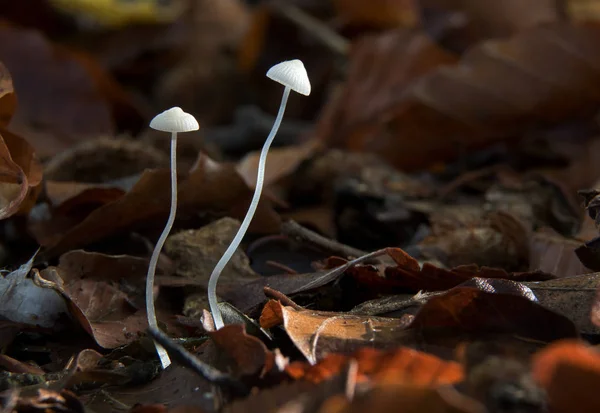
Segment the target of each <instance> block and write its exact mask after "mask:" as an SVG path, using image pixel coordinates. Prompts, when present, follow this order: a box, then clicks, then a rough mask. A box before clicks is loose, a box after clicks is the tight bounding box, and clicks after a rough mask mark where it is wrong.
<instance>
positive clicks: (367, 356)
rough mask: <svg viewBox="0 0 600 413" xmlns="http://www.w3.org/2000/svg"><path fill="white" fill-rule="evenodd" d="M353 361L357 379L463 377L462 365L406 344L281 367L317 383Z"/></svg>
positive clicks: (434, 382) (439, 380) (420, 381)
mask: <svg viewBox="0 0 600 413" xmlns="http://www.w3.org/2000/svg"><path fill="white" fill-rule="evenodd" d="M350 361H355V362H356V363H357V374H358V377H357V379H358V381H369V382H371V383H381V384H411V385H423V386H427V385H429V386H438V385H444V384H454V383H458V382H461V381H462V380H463V378H464V377H463V370H462V367H461V366H460V365H459V364H458V363H456V362H454V361H443V360H441V359H439V358H437V357H435V356H433V355H431V354H427V353H423V352H419V351H416V350H413V349H410V348H407V347H400V348H397V349H391V350H388V351H379V350H375V349H372V348H362V349H360V350H357V351H356V352H354V353H352V354H348V355H345V354H335V353H333V354H328V355H327V356H325V358H323V359H322V360H320V361H319V362H318V363H317V364H314V365H311V364H307V363H304V362H299V361H297V362H293V363H290V364H289V365H288V366H287V367H286V369H285V371H286V373H287V374H288V375H289V376H291V377H292V378H294V379H296V380H307V381H310V382H313V383H319V382H321V381H323V380H328V379H330V378H332V377H334V376H336V375H338V374H340V372H341V371H342V370H343V369H344V368H345V366H346V365H347V364H348V363H349V362H350Z"/></svg>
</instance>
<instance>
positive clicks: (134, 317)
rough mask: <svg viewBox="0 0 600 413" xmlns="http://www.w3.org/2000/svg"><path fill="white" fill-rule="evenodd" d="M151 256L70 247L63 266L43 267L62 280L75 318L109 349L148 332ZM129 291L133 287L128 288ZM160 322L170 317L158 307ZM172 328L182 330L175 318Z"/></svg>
mask: <svg viewBox="0 0 600 413" xmlns="http://www.w3.org/2000/svg"><path fill="white" fill-rule="evenodd" d="M146 271H147V260H145V259H142V258H137V257H131V256H126V255H121V256H109V255H104V254H99V253H90V252H85V251H81V250H79V251H70V252H68V253H66V254H64V255H63V256H61V258H60V263H59V266H58V267H49V268H47V269H45V270H44V271H43V272H42V275H43V277H44V278H45V279H48V280H51V281H53V282H55V283H56V284H58V285H59V287H60V290H61V292H62V294H63V295H64V297H65V298H66V300H67V303H68V306H69V310H70V313H71V315H72V317H73V318H74V319H75V320H76V321H77V322H78V323H79V324H80V325H81V327H82V328H83V329H84V330H85V331H86V332H87V333H88V334H89V335H90V336H91V337H92V338H93V339H94V340H95V341H96V343H98V345H100V346H101V347H104V348H115V347H118V346H122V345H125V344H129V343H131V342H133V341H135V340H137V339H138V338H139V337H140V336H141V335H143V334H145V331H146V329H147V328H148V322H147V318H146V312H145V307H144V304H145V301H144V287H145V284H144V280H145V276H146ZM124 291H127V293H125V292H124ZM157 316H158V318H159V320H160V321H165V319H166V321H170V320H169V319H168V318H166V317H164V314H163V313H162V311H160V308H159V310H158V311H157ZM167 325H168V327H169V330H170V332H171V333H173V332H174V333H175V334H178V332H177V329H176V328H175V327H174V325H173V324H172V323H168V324H167Z"/></svg>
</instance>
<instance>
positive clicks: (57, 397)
mask: <svg viewBox="0 0 600 413" xmlns="http://www.w3.org/2000/svg"><path fill="white" fill-rule="evenodd" d="M13 411H15V412H32V413H38V412H39V413H45V412H65V413H84V412H85V408H84V407H83V404H82V403H81V401H80V400H79V398H77V396H75V394H74V393H72V392H70V391H69V390H61V391H60V392H56V391H54V390H47V389H39V390H38V391H37V395H35V396H32V397H26V396H25V395H24V396H22V397H19V399H18V400H17V403H16V406H14V410H13Z"/></svg>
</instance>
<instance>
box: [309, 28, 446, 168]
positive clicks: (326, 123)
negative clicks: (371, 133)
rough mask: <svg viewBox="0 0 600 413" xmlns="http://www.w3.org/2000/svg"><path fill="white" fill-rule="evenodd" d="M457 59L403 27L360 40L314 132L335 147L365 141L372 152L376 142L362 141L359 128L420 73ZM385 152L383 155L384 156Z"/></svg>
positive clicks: (376, 116) (356, 146) (367, 125)
mask: <svg viewBox="0 0 600 413" xmlns="http://www.w3.org/2000/svg"><path fill="white" fill-rule="evenodd" d="M456 61H457V58H456V57H455V56H454V55H453V54H451V53H449V52H446V51H444V50H443V49H441V48H439V47H438V46H437V45H436V44H435V43H433V42H432V40H431V39H430V38H428V37H427V36H424V35H414V34H413V33H411V32H408V31H404V30H395V31H390V32H387V33H384V34H381V35H376V36H368V37H365V38H363V39H361V40H358V41H357V42H356V44H355V45H354V46H353V48H352V53H351V55H350V67H349V70H348V77H347V80H346V83H345V85H344V86H343V88H342V90H341V92H340V93H339V94H338V96H336V95H334V96H333V98H332V99H331V101H330V102H329V103H328V105H327V106H326V107H325V108H324V109H323V111H324V114H325V115H324V116H323V117H322V118H321V120H320V122H319V124H318V125H317V130H316V131H317V136H318V137H320V138H321V139H323V140H325V142H326V143H327V144H329V145H331V146H334V147H345V148H347V149H350V150H353V151H358V150H359V149H360V148H362V147H364V146H367V144H368V146H369V148H370V149H371V151H374V150H373V149H375V148H373V147H372V145H373V144H376V143H377V142H376V141H370V142H368V143H367V142H365V141H364V138H363V136H362V135H365V133H364V132H362V133H360V135H359V131H360V129H361V128H362V129H367V130H368V129H373V127H372V126H371V125H372V124H373V123H375V122H377V121H378V119H379V117H380V116H381V114H382V112H383V111H385V110H386V109H387V108H389V107H390V106H391V105H392V104H393V103H394V102H396V101H397V100H398V96H399V95H401V94H402V91H403V90H404V89H407V88H408V86H409V85H410V84H411V82H413V81H414V80H415V79H417V78H419V76H421V75H423V74H425V73H427V72H430V71H431V70H433V69H435V68H438V67H440V66H443V65H450V64H454V63H455V62H456ZM366 102H368V103H366ZM392 132H393V131H391V130H390V131H389V133H392ZM367 139H368V138H367ZM389 156H390V155H389V154H387V155H385V154H382V158H384V159H386V158H389Z"/></svg>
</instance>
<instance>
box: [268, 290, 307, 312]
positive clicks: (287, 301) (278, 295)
mask: <svg viewBox="0 0 600 413" xmlns="http://www.w3.org/2000/svg"><path fill="white" fill-rule="evenodd" d="M263 292H264V293H265V296H267V298H272V299H273V300H277V301H279V302H280V303H281V304H283V305H285V306H286V307H292V308H293V309H294V310H297V311H300V310H304V308H303V307H301V306H299V305H298V304H296V303H295V302H293V301H292V299H291V298H290V297H288V296H287V295H285V294H284V293H282V292H281V291H277V290H275V289H273V288H271V287H263Z"/></svg>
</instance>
